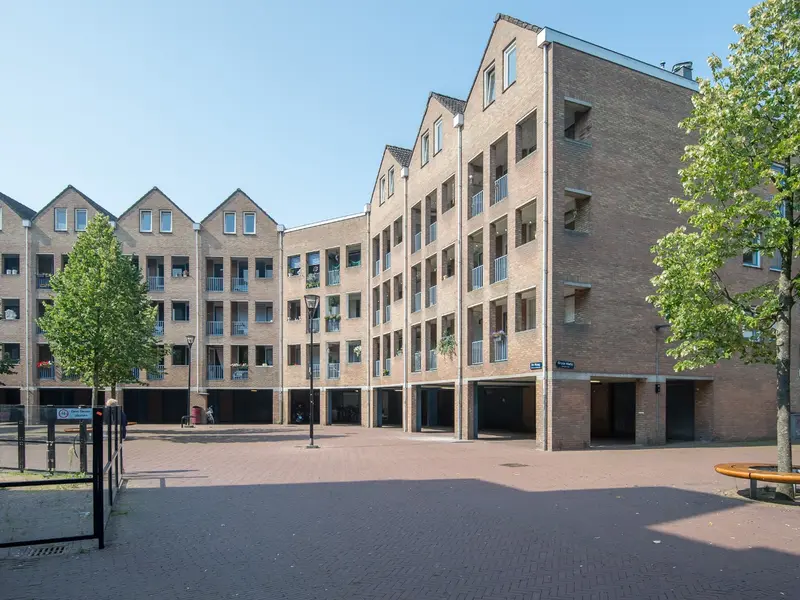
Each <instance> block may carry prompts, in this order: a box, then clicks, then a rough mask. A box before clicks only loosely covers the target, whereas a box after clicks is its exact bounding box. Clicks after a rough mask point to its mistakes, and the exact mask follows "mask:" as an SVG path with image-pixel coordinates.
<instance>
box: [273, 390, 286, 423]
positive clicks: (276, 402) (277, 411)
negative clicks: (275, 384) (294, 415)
mask: <svg viewBox="0 0 800 600" xmlns="http://www.w3.org/2000/svg"><path fill="white" fill-rule="evenodd" d="M283 396H284V394H283V391H282V390H281V389H280V388H273V389H272V422H273V423H274V424H275V425H283V424H285V422H286V417H285V416H284V418H283V419H281V403H282V402H283ZM283 414H284V415H285V414H286V412H285V411H284V413H283Z"/></svg>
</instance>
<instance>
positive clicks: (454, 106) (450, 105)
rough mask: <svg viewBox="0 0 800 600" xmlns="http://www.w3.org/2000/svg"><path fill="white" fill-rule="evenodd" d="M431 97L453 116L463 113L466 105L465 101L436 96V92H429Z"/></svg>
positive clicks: (442, 95)
mask: <svg viewBox="0 0 800 600" xmlns="http://www.w3.org/2000/svg"><path fill="white" fill-rule="evenodd" d="M431 96H432V97H433V98H436V99H437V100H438V101H439V104H441V105H442V106H444V107H445V108H446V109H447V110H449V111H450V112H451V113H453V114H454V115H457V114H460V113H463V112H464V107H465V106H466V105H467V101H466V100H459V99H458V98H453V97H452V96H445V95H444V94H438V93H436V92H431Z"/></svg>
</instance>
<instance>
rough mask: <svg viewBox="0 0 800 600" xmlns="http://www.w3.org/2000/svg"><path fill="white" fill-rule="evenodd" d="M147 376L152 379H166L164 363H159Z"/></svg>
mask: <svg viewBox="0 0 800 600" xmlns="http://www.w3.org/2000/svg"><path fill="white" fill-rule="evenodd" d="M147 378H148V379H149V380H150V381H159V380H161V379H164V365H158V367H156V370H155V371H147Z"/></svg>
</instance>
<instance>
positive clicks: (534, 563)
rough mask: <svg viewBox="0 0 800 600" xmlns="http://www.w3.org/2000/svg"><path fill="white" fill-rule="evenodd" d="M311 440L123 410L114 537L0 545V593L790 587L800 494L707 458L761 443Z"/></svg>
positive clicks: (747, 590)
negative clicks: (732, 474) (755, 490)
mask: <svg viewBox="0 0 800 600" xmlns="http://www.w3.org/2000/svg"><path fill="white" fill-rule="evenodd" d="M306 441H307V438H306V432H305V429H299V428H297V429H296V428H287V427H270V426H265V427H236V428H232V427H226V428H222V427H219V428H216V429H210V430H209V429H198V430H195V431H192V432H188V431H181V430H179V429H168V428H158V427H155V426H140V427H139V428H133V430H132V432H131V439H130V440H129V443H128V445H127V454H126V466H127V469H128V475H129V477H130V483H129V487H128V489H127V490H126V491H125V492H124V494H123V496H122V502H121V504H120V505H119V506H118V510H119V511H120V512H121V513H123V514H120V515H119V516H114V517H112V519H111V523H110V529H109V544H108V547H107V549H106V550H103V551H96V550H94V551H91V552H88V553H85V554H73V555H70V556H68V557H51V558H39V559H32V560H27V561H23V560H10V559H6V560H0V598H3V599H4V600H5V599H9V600H10V599H15V600H16V599H36V600H47V599H51V598H52V599H56V598H57V599H59V600H69V599H72V598H75V599H81V600H84V599H86V598H90V597H91V598H112V599H113V598H119V599H137V600H138V599H140V598H169V599H173V598H176V599H184V598H186V599H189V598H192V599H200V600H205V599H212V598H213V599H217V598H238V599H240V600H246V599H256V598H257V599H270V600H271V599H276V598H285V599H289V598H303V599H309V598H320V599H322V598H325V599H328V598H333V599H335V598H342V599H345V598H347V599H363V600H366V599H370V600H373V599H379V598H380V599H391V600H401V599H411V598H422V599H426V598H447V599H453V600H472V599H475V600H478V599H481V600H490V599H491V600H498V599H565V598H575V599H585V600H593V599H597V600H600V599H608V600H613V599H616V598H631V599H637V600H638V599H645V598H647V599H650V598H653V599H655V598H658V599H665V600H666V599H670V600H673V599H682V598H696V599H705V598H725V599H732V598H747V599H748V600H751V599H753V598H800V507H798V508H794V507H791V508H787V507H777V506H771V505H764V504H755V503H750V502H748V501H745V500H742V499H740V498H738V497H730V496H729V495H726V494H724V493H723V492H724V491H730V490H731V489H733V488H734V487H735V486H736V484H735V482H734V481H732V480H729V479H727V478H723V477H721V476H719V475H717V474H716V473H714V472H713V470H712V466H713V465H714V464H715V463H717V462H725V461H727V462H730V461H738V460H754V461H764V460H766V461H769V460H772V457H773V456H774V453H775V451H774V448H771V447H751V446H748V447H733V448H725V447H704V448H660V449H625V450H601V451H592V452H574V453H566V452H565V453H555V454H546V453H542V452H539V451H537V450H535V449H533V447H532V443H531V442H528V441H524V440H519V441H477V442H469V443H449V442H448V440H447V438H442V436H437V435H426V434H404V433H403V432H402V431H399V430H396V429H384V430H364V429H361V428H350V427H325V428H321V429H320V430H319V439H318V442H319V444H320V446H321V448H320V449H319V450H306V449H304V448H303V445H304V444H305V443H306ZM509 463H517V464H519V465H525V466H517V467H508V466H501V465H502V464H509ZM740 487H743V486H741V485H740ZM656 542H658V543H656ZM90 590H94V591H90Z"/></svg>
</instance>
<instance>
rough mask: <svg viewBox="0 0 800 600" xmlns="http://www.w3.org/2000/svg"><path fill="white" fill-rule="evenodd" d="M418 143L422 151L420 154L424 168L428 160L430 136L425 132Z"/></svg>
mask: <svg viewBox="0 0 800 600" xmlns="http://www.w3.org/2000/svg"><path fill="white" fill-rule="evenodd" d="M420 143H421V147H422V150H421V152H422V166H423V167H424V166H425V165H427V164H428V160H430V148H429V143H430V134H429V133H428V132H427V131H426V132H425V133H423V134H422V139H421V140H420Z"/></svg>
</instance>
